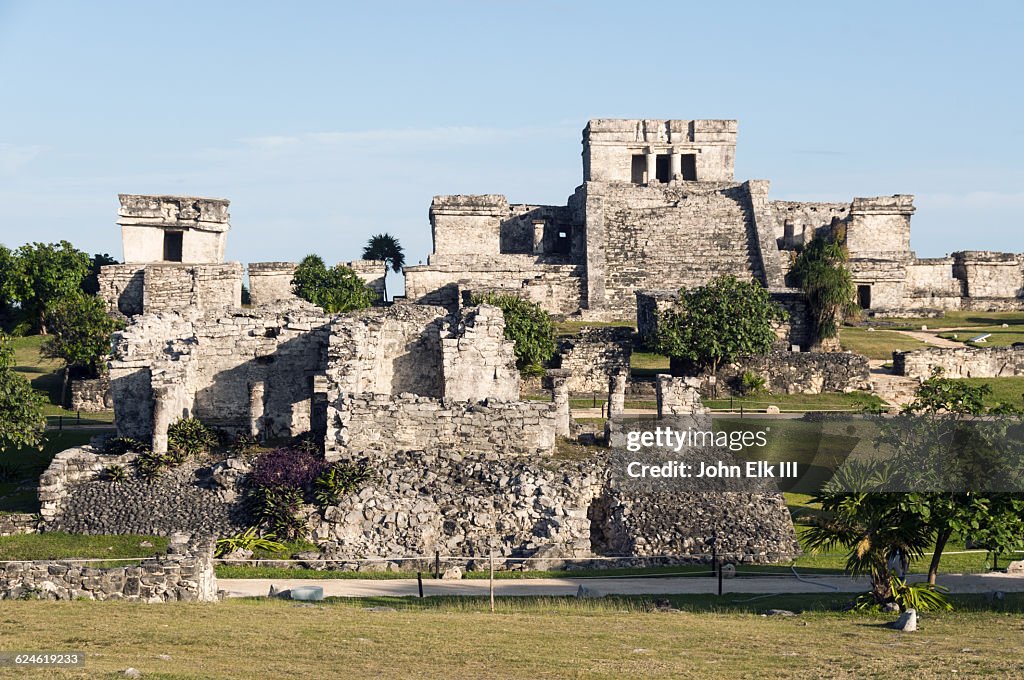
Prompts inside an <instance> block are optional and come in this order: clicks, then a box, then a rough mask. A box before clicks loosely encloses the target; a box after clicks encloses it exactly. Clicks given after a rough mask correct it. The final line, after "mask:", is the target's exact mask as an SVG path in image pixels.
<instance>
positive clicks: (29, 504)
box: [0, 430, 103, 540]
mask: <svg viewBox="0 0 1024 680" xmlns="http://www.w3.org/2000/svg"><path fill="white" fill-rule="evenodd" d="M101 432H103V430H65V431H63V432H56V431H54V430H49V431H48V432H47V433H46V441H45V442H44V444H43V449H42V451H39V450H36V449H16V450H14V451H0V471H2V472H3V474H2V475H0V512H39V499H38V498H37V497H36V487H37V486H38V482H39V475H41V474H42V473H43V471H44V470H46V468H47V466H48V465H49V464H50V461H51V460H53V457H54V456H55V455H57V454H58V453H60V452H61V451H63V450H64V449H68V448H71V447H72V446H81V445H82V444H88V443H89V440H90V439H92V438H93V437H94V436H96V435H97V434H100V433H101ZM0 540H3V539H0Z"/></svg>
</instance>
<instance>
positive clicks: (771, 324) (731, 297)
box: [653, 276, 787, 373]
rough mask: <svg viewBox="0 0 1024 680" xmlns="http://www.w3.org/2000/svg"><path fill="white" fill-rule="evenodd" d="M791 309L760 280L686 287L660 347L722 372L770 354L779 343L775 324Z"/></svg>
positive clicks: (663, 319)
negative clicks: (743, 358)
mask: <svg viewBox="0 0 1024 680" xmlns="http://www.w3.org/2000/svg"><path fill="white" fill-rule="evenodd" d="M786 318H787V314H786V311H785V310H784V309H782V307H780V306H779V305H778V304H776V303H775V302H774V301H773V300H772V299H771V296H770V295H769V294H768V290H767V289H765V287H764V286H762V285H761V284H759V283H757V282H755V281H740V280H739V279H737V278H736V277H734V276H722V277H719V278H716V279H712V280H711V281H710V282H708V284H707V285H705V286H701V287H699V288H694V289H692V290H686V289H685V288H684V289H681V290H680V291H679V299H678V301H677V302H676V304H675V306H674V307H673V308H671V309H668V310H666V311H664V312H662V313H661V314H660V315H659V318H658V330H657V333H656V334H655V337H654V342H653V344H654V348H655V349H656V351H658V352H660V353H661V354H664V355H666V356H668V357H669V358H671V359H672V360H673V363H674V364H675V363H677V362H680V363H683V364H688V365H690V366H691V367H693V368H696V369H697V370H705V369H706V370H710V371H711V372H712V373H715V372H717V371H718V367H719V366H720V365H721V364H723V363H728V362H730V361H733V360H735V359H736V358H737V357H739V356H740V355H743V354H765V353H767V352H768V351H769V350H770V349H771V347H772V344H773V343H774V342H775V340H776V336H775V324H776V323H779V322H782V321H785V320H786Z"/></svg>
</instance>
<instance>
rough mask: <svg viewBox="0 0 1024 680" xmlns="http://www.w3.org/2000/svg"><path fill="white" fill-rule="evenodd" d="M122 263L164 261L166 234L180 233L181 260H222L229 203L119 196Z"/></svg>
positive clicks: (118, 217) (190, 261)
mask: <svg viewBox="0 0 1024 680" xmlns="http://www.w3.org/2000/svg"><path fill="white" fill-rule="evenodd" d="M118 199H119V200H120V203H121V206H120V208H119V210H118V212H117V223H118V224H120V225H121V242H122V246H123V248H124V260H125V262H127V263H129V264H136V263H148V262H160V261H162V260H164V257H165V255H166V253H165V247H166V246H165V240H164V235H165V233H167V232H177V233H180V234H181V252H180V257H181V259H180V261H181V262H186V263H193V264H201V263H219V262H223V261H224V245H225V242H226V240H227V232H228V230H229V229H231V225H230V223H229V220H230V219H231V216H230V215H228V205H229V202H228V201H226V200H224V199H221V198H199V197H196V196H140V195H136V194H119V195H118Z"/></svg>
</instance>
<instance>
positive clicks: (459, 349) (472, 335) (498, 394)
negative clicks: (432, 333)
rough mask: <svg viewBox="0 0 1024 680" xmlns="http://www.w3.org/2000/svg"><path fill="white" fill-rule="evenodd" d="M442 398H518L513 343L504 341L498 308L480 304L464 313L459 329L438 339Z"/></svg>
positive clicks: (511, 399)
mask: <svg viewBox="0 0 1024 680" xmlns="http://www.w3.org/2000/svg"><path fill="white" fill-rule="evenodd" d="M441 375H442V376H443V380H444V397H445V399H448V400H451V401H477V400H480V399H482V398H486V399H497V400H502V401H514V400H518V399H519V371H518V370H517V369H516V355H515V343H513V342H511V341H509V340H506V339H505V318H504V316H503V315H502V313H501V309H499V308H498V307H494V306H491V305H480V306H478V307H474V308H469V309H466V310H464V311H463V313H462V314H461V318H460V319H459V321H458V327H457V328H455V329H454V332H452V333H449V336H448V337H443V338H441Z"/></svg>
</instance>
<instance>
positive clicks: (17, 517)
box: [0, 512, 39, 537]
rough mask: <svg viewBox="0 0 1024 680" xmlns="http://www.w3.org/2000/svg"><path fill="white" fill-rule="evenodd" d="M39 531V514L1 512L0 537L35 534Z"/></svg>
mask: <svg viewBox="0 0 1024 680" xmlns="http://www.w3.org/2000/svg"><path fill="white" fill-rule="evenodd" d="M37 531H39V515H33V514H30V513H22V512H14V513H10V512H5V513H0V537H3V536H18V535H21V534H34V533H36V532H37Z"/></svg>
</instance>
